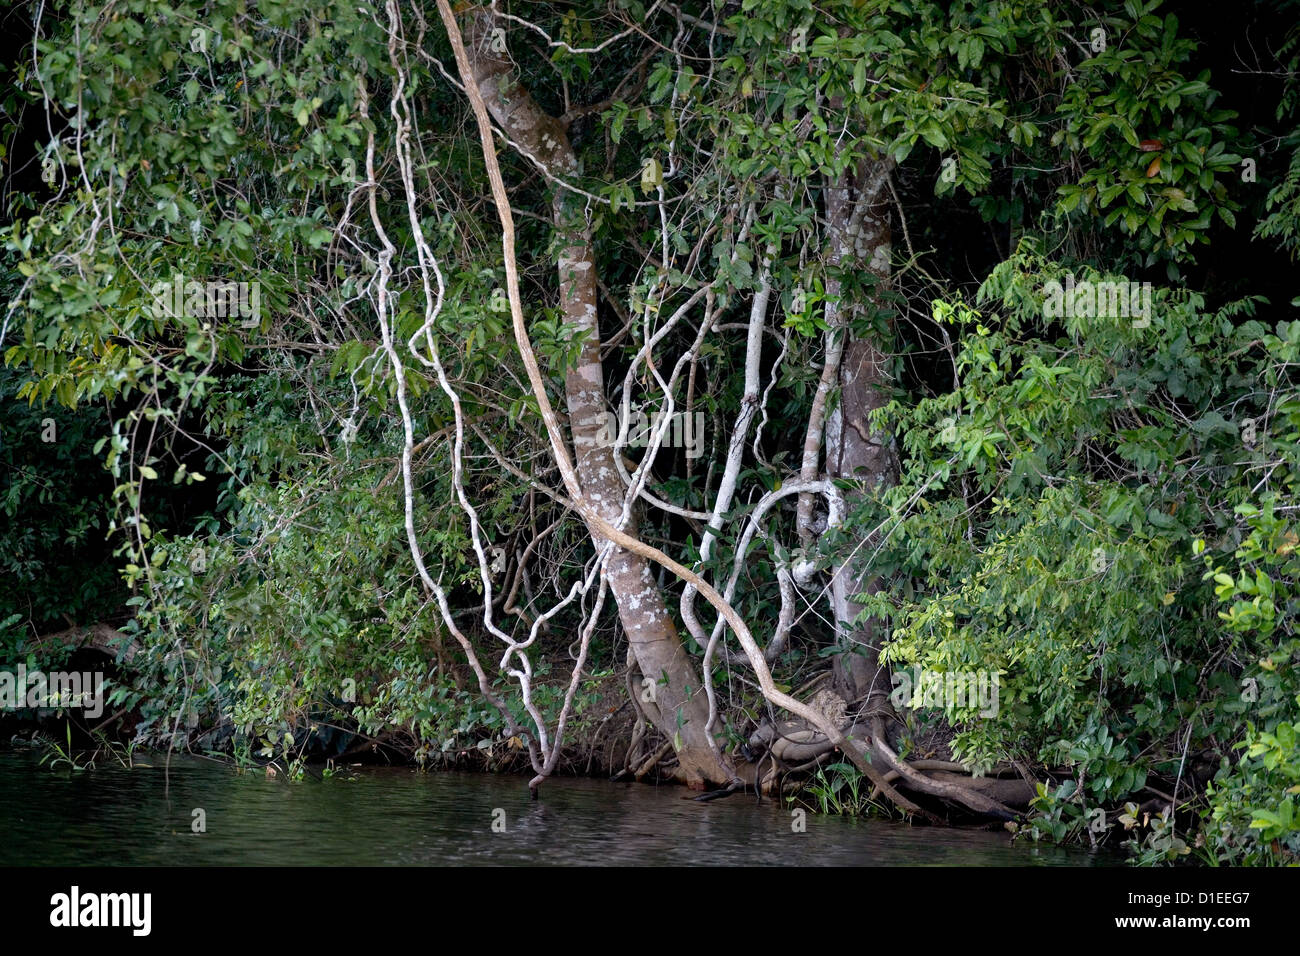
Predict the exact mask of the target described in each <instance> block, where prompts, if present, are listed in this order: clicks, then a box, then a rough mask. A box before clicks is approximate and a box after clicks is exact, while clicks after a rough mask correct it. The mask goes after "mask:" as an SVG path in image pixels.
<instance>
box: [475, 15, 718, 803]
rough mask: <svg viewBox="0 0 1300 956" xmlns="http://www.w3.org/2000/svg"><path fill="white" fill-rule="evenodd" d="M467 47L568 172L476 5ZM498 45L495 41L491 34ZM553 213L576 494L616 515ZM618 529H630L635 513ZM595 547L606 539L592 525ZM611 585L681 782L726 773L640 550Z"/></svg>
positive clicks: (590, 349) (592, 279)
mask: <svg viewBox="0 0 1300 956" xmlns="http://www.w3.org/2000/svg"><path fill="white" fill-rule="evenodd" d="M471 21H472V22H471V26H470V31H469V34H468V36H467V41H468V42H467V44H466V47H467V52H468V54H469V58H470V64H471V66H472V68H473V71H474V79H475V83H476V85H477V86H478V90H479V93H480V95H481V96H482V97H483V100H484V102H485V103H486V105H487V107H488V110H489V111H490V112H491V113H492V116H493V118H494V119H495V120H496V121H497V123H499V124H500V126H501V128H502V129H503V130H504V131H505V132H506V135H507V136H509V138H510V139H511V141H512V142H513V143H515V144H516V145H517V146H518V147H519V148H520V149H521V150H522V151H523V152H524V153H525V155H528V156H531V158H532V159H533V160H535V161H536V162H537V163H538V164H539V165H540V166H541V167H542V168H543V169H544V170H545V171H546V172H547V173H548V174H549V175H550V176H551V177H554V178H556V179H566V178H568V177H571V176H573V175H574V174H575V173H576V171H577V165H578V164H577V158H576V157H575V155H574V153H573V149H572V147H571V146H570V144H569V139H568V134H567V131H566V130H565V127H564V125H563V124H562V123H561V122H560V121H559V120H557V119H556V118H555V117H553V116H550V115H548V114H547V113H546V112H545V111H544V110H542V109H541V107H540V106H538V104H537V103H536V101H534V100H533V98H532V96H531V94H530V93H529V92H528V90H527V89H525V88H524V87H523V86H522V85H521V84H520V83H519V81H518V80H517V79H515V78H514V77H513V76H512V71H513V64H512V63H511V61H510V60H509V59H508V58H506V55H505V54H504V51H502V52H500V53H498V52H495V51H494V50H493V46H494V44H493V27H494V26H495V24H496V21H495V18H494V17H493V15H492V14H491V12H490V11H487V10H484V9H482V8H480V9H479V10H476V11H475V12H473V13H472V14H471ZM495 45H496V46H497V48H498V49H499V48H500V44H499V43H498V44H495ZM552 208H553V212H554V223H555V228H556V230H557V233H558V234H559V235H560V237H561V238H562V242H563V246H562V248H561V252H560V255H559V287H560V299H561V306H562V308H563V310H564V315H565V319H566V322H567V323H568V324H569V325H570V326H571V327H572V328H573V329H574V330H575V332H577V333H579V334H585V339H584V341H583V344H582V350H581V353H580V355H579V357H578V362H577V365H576V366H575V367H574V368H572V369H570V370H568V371H567V372H566V374H565V380H564V385H565V398H566V402H567V407H568V414H569V423H570V429H571V432H572V436H573V444H574V450H575V452H576V458H577V470H578V476H579V479H580V481H581V484H582V490H583V494H584V497H586V498H587V500H588V501H590V502H591V503H592V505H593V506H594V507H595V509H596V510H597V511H598V512H599V514H600V516H601V517H603V518H604V519H605V520H606V521H608V522H610V523H612V524H615V525H617V523H618V521H619V520H620V518H621V516H622V510H623V499H624V496H625V494H626V489H625V488H624V486H623V483H622V480H621V479H620V478H619V474H618V470H617V468H616V467H615V463H614V449H613V448H612V447H610V446H609V445H608V443H606V442H602V441H599V440H598V437H597V436H598V434H599V433H600V431H601V429H602V427H603V425H604V421H605V419H604V413H605V409H606V401H605V376H604V370H603V368H602V366H601V361H600V329H599V325H598V323H597V319H596V264H595V261H594V258H593V255H592V249H591V236H590V229H589V227H588V224H587V222H586V220H585V218H584V216H583V214H582V208H581V205H579V204H575V203H574V202H572V198H571V194H568V193H567V192H566V191H565V190H564V189H563V188H558V187H557V188H556V189H555V194H554V200H553V207H552ZM623 530H624V531H625V532H626V533H627V534H629V535H631V536H633V537H635V536H636V534H637V529H636V524H635V519H633V521H630V522H629V524H628V526H626V527H624V528H623ZM592 539H593V541H595V543H596V545H597V546H598V547H599V546H601V545H603V544H604V543H605V539H604V538H603V537H601V536H600V535H599V534H598V533H596V532H595V531H594V530H593V531H592ZM606 576H607V578H608V580H609V585H610V590H611V592H612V593H613V595H614V598H615V600H616V601H617V603H618V611H619V618H620V620H621V622H622V624H623V630H624V632H625V633H626V634H627V638H628V641H629V643H630V645H631V647H632V651H633V653H634V654H635V656H636V661H637V665H638V667H639V668H640V671H641V673H642V674H643V675H644V676H645V677H646V678H649V679H651V680H652V681H653V682H654V683H653V685H647V689H648V690H649V691H650V694H648V695H647V696H650V697H651V699H650V700H649V701H643V702H642V707H643V708H644V709H645V710H646V713H647V716H649V717H650V718H651V719H652V720H653V721H654V723H655V725H656V726H657V727H658V729H659V730H660V731H661V732H662V733H664V734H665V735H666V736H667V737H668V738H669V739H670V740H672V741H673V743H674V747H675V749H676V750H677V758H678V765H679V776H680V777H681V778H682V780H683V781H684V782H685V783H687V784H688V785H689V786H692V787H695V788H702V787H703V786H705V785H706V784H708V783H715V784H721V783H727V782H729V781H730V780H731V778H732V774H731V772H730V770H729V769H728V768H727V767H726V766H724V764H723V762H722V761H721V759H720V758H719V757H718V755H717V753H716V752H715V751H714V749H713V748H712V747H710V745H709V740H708V737H707V735H706V734H705V723H706V721H707V720H708V707H707V703H706V698H705V694H704V692H703V689H702V687H701V685H700V680H699V677H698V676H697V674H696V671H695V667H694V664H693V663H692V661H691V658H690V656H689V655H688V654H687V653H686V649H685V647H684V646H683V645H682V642H681V639H680V637H679V636H678V632H677V627H676V624H675V622H674V621H673V618H672V617H671V616H670V615H669V613H668V608H667V606H666V604H665V602H664V598H663V594H662V593H661V592H660V590H659V588H658V586H657V585H656V584H655V582H654V578H653V577H652V575H651V573H650V565H649V563H648V562H647V561H646V559H645V558H643V557H641V556H639V555H636V554H633V553H631V552H629V551H626V550H624V549H622V548H615V550H614V551H613V553H612V554H611V555H610V557H609V560H608V563H607V564H606Z"/></svg>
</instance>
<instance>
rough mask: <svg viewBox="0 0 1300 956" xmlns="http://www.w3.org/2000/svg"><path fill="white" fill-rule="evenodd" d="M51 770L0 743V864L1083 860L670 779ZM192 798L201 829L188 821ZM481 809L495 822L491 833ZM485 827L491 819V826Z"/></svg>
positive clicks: (984, 836)
mask: <svg viewBox="0 0 1300 956" xmlns="http://www.w3.org/2000/svg"><path fill="white" fill-rule="evenodd" d="M143 762H144V763H147V764H150V766H137V767H135V768H134V769H130V770H127V769H123V768H120V767H117V766H109V765H104V764H101V765H100V766H99V767H97V768H96V769H95V770H91V771H82V772H70V771H51V770H49V769H47V768H44V767H40V766H38V764H37V761H36V759H35V758H33V757H31V756H29V755H27V754H15V753H0V865H32V864H44V865H54V864H59V865H81V864H94V865H128V866H143V865H185V866H202V865H212V864H222V865H262V864H275V865H289V866H293V865H350V866H375V865H379V866H383V865H457V866H465V865H471V866H472V865H504V866H516V865H536V864H563V865H593V864H616V865H643V866H644V865H652V866H654V865H665V864H667V865H737V864H742V865H744V864H748V865H773V864H778V865H780V864H784V865H819V864H834V865H941V866H966V865H972V866H1024V865H1056V866H1081V865H1082V866H1087V865H1090V864H1092V863H1094V862H1102V860H1101V859H1100V858H1094V857H1093V856H1092V855H1091V854H1089V853H1087V852H1085V851H1079V850H1064V849H1059V848H1054V847H1041V846H1040V847H1036V846H1033V845H1032V844H1028V843H1024V842H1019V843H1012V842H1011V840H1010V837H1009V835H1008V834H1005V833H1000V832H988V831H982V830H965V829H958V830H943V829H938V828H934V827H910V826H908V825H906V824H901V823H891V822H886V821H880V820H866V819H854V818H846V817H838V816H836V817H831V816H815V815H813V814H808V815H807V818H806V827H807V828H806V832H802V833H798V832H793V830H792V826H791V823H792V815H791V812H790V810H789V809H788V808H782V807H781V806H779V805H778V804H776V803H774V802H772V801H770V800H764V801H763V802H762V803H761V804H760V803H756V802H755V800H754V798H753V796H752V795H750V796H748V797H746V796H740V795H737V796H733V797H729V798H727V799H724V800H715V801H711V802H707V803H698V802H696V801H694V800H691V799H683V797H689V796H690V794H689V793H688V791H686V790H684V789H682V788H680V787H653V786H649V785H646V784H636V783H609V782H607V781H604V780H572V779H557V780H549V781H547V782H546V783H545V784H544V785H543V787H542V794H541V799H540V800H538V801H536V802H534V801H531V800H530V799H529V797H528V789H527V785H526V779H527V778H524V777H515V776H492V775H488V774H464V773H427V774H426V773H419V772H417V771H414V770H410V769H405V768H400V769H369V768H355V769H350V770H342V771H339V772H338V773H337V774H336V775H335V776H334V777H331V778H328V779H308V780H304V781H301V782H294V781H290V780H286V779H284V778H283V777H280V778H276V779H268V778H267V777H266V776H265V775H264V774H262V773H260V772H258V773H239V772H237V771H236V770H235V769H234V768H233V767H231V766H228V765H225V764H219V763H211V762H208V761H204V760H199V759H195V758H184V759H182V758H174V759H173V760H172V763H171V768H170V771H168V770H166V769H165V768H164V766H163V764H164V760H163V758H162V757H156V756H155V757H147V758H145V759H144V760H143ZM195 809H202V810H203V811H204V814H205V816H206V826H207V832H205V833H194V832H192V823H193V821H194V819H195V817H194V813H193V811H194V810H195ZM494 821H504V832H495V831H494V829H493V823H494ZM499 826H500V823H499V822H498V827H499Z"/></svg>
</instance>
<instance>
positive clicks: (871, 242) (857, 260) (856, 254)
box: [825, 159, 898, 712]
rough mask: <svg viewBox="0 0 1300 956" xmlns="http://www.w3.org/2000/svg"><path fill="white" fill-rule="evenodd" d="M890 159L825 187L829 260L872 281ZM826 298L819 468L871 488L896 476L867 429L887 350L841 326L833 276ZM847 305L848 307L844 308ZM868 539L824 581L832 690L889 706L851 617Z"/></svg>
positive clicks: (871, 582)
mask: <svg viewBox="0 0 1300 956" xmlns="http://www.w3.org/2000/svg"><path fill="white" fill-rule="evenodd" d="M892 171H893V163H892V161H890V160H887V159H886V160H879V161H863V162H862V163H860V164H859V165H858V167H857V168H856V169H848V170H845V172H844V173H843V174H841V176H840V177H839V178H838V179H837V180H835V181H834V182H833V183H831V184H830V186H829V188H828V189H827V192H826V217H827V222H828V231H829V235H830V261H831V262H832V264H836V265H842V264H861V265H862V266H863V267H865V268H866V269H867V270H868V271H870V272H871V273H872V274H873V275H874V276H875V277H876V278H877V280H879V282H880V283H882V284H883V283H885V282H887V281H888V280H889V275H890V226H889V206H888V203H887V202H886V201H885V199H884V197H885V196H887V195H888V183H889V176H890V174H891V173H892ZM827 291H828V293H830V296H831V297H832V303H833V304H828V310H830V309H836V310H837V312H838V314H837V315H835V316H834V317H833V318H834V319H835V320H836V321H831V319H832V316H828V324H829V325H831V327H832V328H835V327H836V326H837V325H842V326H844V332H843V335H844V336H845V343H844V346H843V356H842V358H841V360H840V367H839V377H838V384H839V388H840V397H839V402H838V403H837V404H836V405H835V407H834V409H833V410H832V411H831V412H830V414H829V415H828V416H827V419H826V443H825V447H826V472H827V475H828V476H829V477H831V478H847V479H853V480H855V481H861V482H863V483H864V484H865V486H866V488H868V489H876V488H880V487H883V486H886V485H888V484H892V483H893V482H895V481H897V476H898V462H897V453H896V450H895V447H894V442H893V438H892V436H891V435H888V434H882V433H879V432H872V431H871V429H870V427H869V424H868V419H869V416H870V414H871V412H872V411H873V410H875V409H877V408H879V407H881V406H882V405H884V404H886V403H887V402H888V389H889V367H888V362H889V357H888V355H887V353H886V351H885V350H884V349H883V348H882V347H881V345H882V343H880V342H878V341H876V340H875V339H874V338H862V337H859V336H855V335H853V334H852V332H851V331H850V330H849V329H848V327H847V325H848V323H847V318H848V317H849V316H848V312H849V309H846V308H845V307H844V306H843V305H840V304H839V303H834V302H833V297H835V296H837V295H838V294H839V293H840V283H839V282H838V281H836V280H834V279H831V280H829V281H828V282H827ZM850 308H851V307H850ZM876 546H877V542H876V541H874V540H867V541H865V542H863V543H862V544H861V546H860V547H859V548H858V550H857V552H856V553H855V555H854V557H853V558H852V559H851V560H849V561H848V562H847V563H845V564H844V565H842V566H840V567H837V568H835V576H834V578H833V580H832V584H831V595H832V605H833V608H834V611H835V619H836V622H837V625H838V630H839V633H838V634H837V637H838V639H839V642H840V644H841V646H842V647H844V648H846V650H847V651H848V652H847V653H844V654H841V655H838V656H837V657H836V658H835V668H834V670H835V689H836V690H837V692H838V693H839V694H840V696H842V697H844V699H845V700H847V701H849V702H850V703H852V702H855V701H861V700H865V701H866V710H867V712H889V710H890V707H889V692H890V688H891V684H890V680H889V673H888V669H887V668H881V666H880V663H879V653H880V648H881V645H882V643H883V639H884V634H883V633H882V630H883V629H882V627H881V625H880V622H879V621H877V620H875V619H868V620H867V621H865V622H863V623H862V624H853V623H852V622H853V621H854V619H855V618H857V616H858V614H859V613H860V612H861V610H862V608H861V605H859V604H858V603H857V602H856V601H854V600H853V598H854V596H855V595H857V594H861V593H875V592H876V591H877V590H878V588H879V581H878V579H877V578H875V577H874V576H873V575H872V573H871V563H872V555H873V552H874V550H875V548H876Z"/></svg>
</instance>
